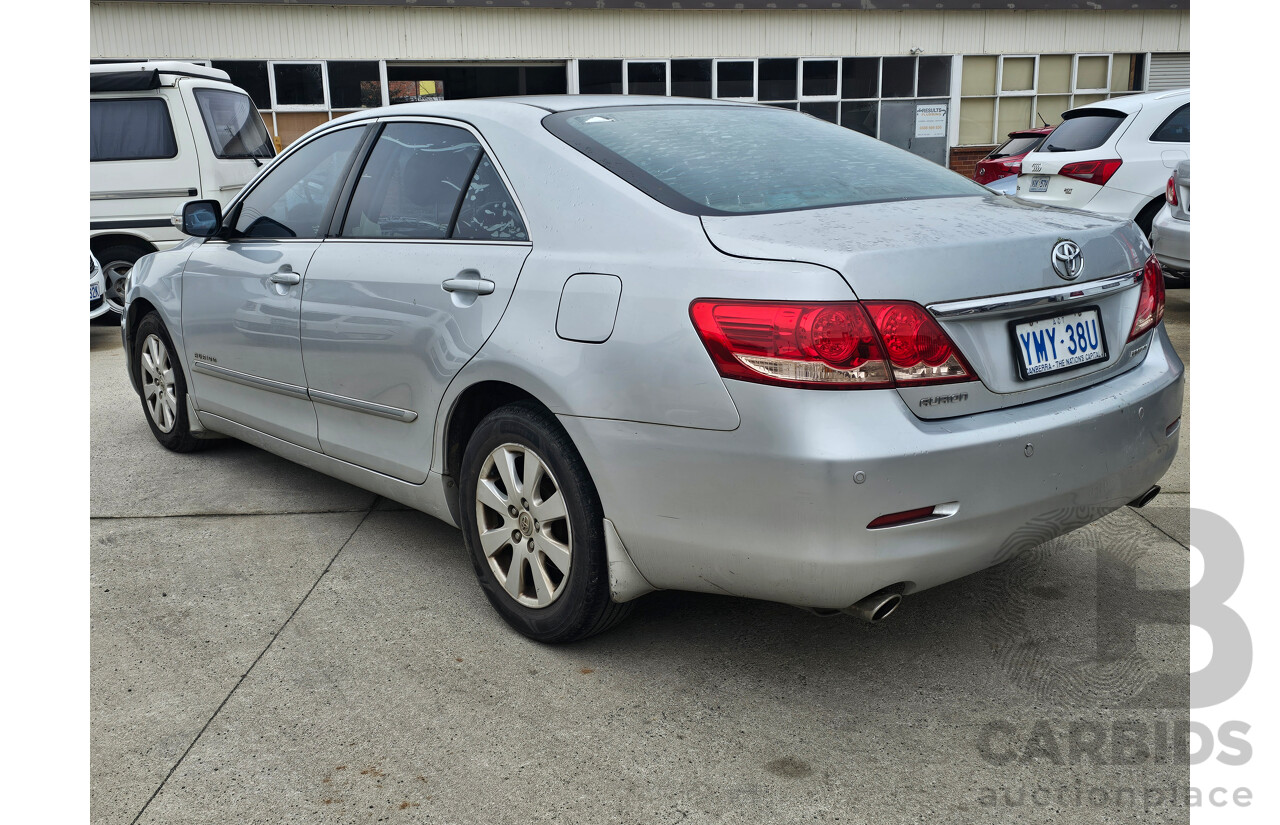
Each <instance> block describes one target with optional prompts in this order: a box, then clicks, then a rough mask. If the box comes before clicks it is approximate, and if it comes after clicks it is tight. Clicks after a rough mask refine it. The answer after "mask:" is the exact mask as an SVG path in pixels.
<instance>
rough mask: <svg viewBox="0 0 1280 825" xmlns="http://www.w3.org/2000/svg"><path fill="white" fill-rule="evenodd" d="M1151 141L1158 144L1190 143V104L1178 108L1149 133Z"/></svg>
mask: <svg viewBox="0 0 1280 825" xmlns="http://www.w3.org/2000/svg"><path fill="white" fill-rule="evenodd" d="M1151 139H1152V140H1154V141H1157V142H1159V143H1190V142H1191V104H1190V103H1187V104H1185V105H1183V106H1179V107H1178V108H1177V109H1175V110H1174V112H1173V114H1171V115H1169V116H1168V117H1167V118H1165V119H1164V123H1161V124H1160V127H1159V128H1158V129H1156V130H1155V131H1154V132H1152V133H1151Z"/></svg>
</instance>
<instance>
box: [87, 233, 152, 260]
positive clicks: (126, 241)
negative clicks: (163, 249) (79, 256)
mask: <svg viewBox="0 0 1280 825" xmlns="http://www.w3.org/2000/svg"><path fill="white" fill-rule="evenodd" d="M113 246H132V247H136V248H137V249H139V250H141V251H142V254H143V255H148V254H150V253H152V252H157V251H159V250H157V249H156V245H155V244H153V243H151V242H150V241H148V240H147V239H146V238H144V237H142V236H140V235H130V234H129V233H127V232H107V233H104V234H102V235H92V236H90V238H89V251H90V252H92V253H93V254H94V256H95V257H98V253H99V252H101V251H102V250H104V249H108V248H110V247H113ZM98 262H99V263H103V261H102V258H101V257H98Z"/></svg>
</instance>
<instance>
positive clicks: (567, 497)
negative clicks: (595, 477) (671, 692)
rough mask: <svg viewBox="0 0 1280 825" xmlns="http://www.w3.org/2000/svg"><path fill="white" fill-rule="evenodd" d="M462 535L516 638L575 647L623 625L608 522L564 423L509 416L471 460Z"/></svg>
mask: <svg viewBox="0 0 1280 825" xmlns="http://www.w3.org/2000/svg"><path fill="white" fill-rule="evenodd" d="M460 484H461V488H460V490H461V492H460V496H461V500H460V502H459V509H460V511H461V519H460V520H461V522H462V534H463V537H464V539H465V541H466V545H467V549H468V552H469V553H470V554H471V561H472V564H473V565H474V566H475V570H476V576H477V577H478V578H479V580H480V587H481V589H482V590H483V591H484V594H485V596H486V597H487V598H488V599H489V603H490V604H492V605H493V607H494V609H495V610H497V611H498V614H499V615H501V616H502V618H503V619H504V620H506V622H507V623H508V624H510V625H511V626H512V627H513V628H515V629H516V630H518V631H519V632H521V633H523V634H524V635H525V636H528V637H529V638H531V639H535V640H537V641H540V642H572V641H576V640H578V639H583V638H586V637H587V636H591V635H594V634H596V633H600V632H602V631H604V630H607V629H609V628H610V627H612V626H613V625H615V624H617V623H618V622H619V621H621V620H622V619H623V618H624V617H625V616H626V615H627V613H629V612H630V608H631V604H630V603H626V604H617V603H615V602H614V601H613V599H612V598H611V596H610V592H609V568H608V561H607V558H606V554H605V544H604V514H603V510H602V508H601V505H600V498H599V496H598V495H597V493H596V489H595V485H594V484H593V483H592V482H591V477H590V475H589V474H588V473H587V468H586V465H585V464H584V463H583V461H582V457H581V456H580V455H578V451H577V449H576V448H575V447H574V446H573V442H572V441H570V439H569V435H568V433H566V432H565V431H564V428H563V427H561V426H560V424H559V422H558V421H556V419H555V417H554V416H553V415H551V414H550V413H548V412H547V411H546V410H544V409H542V408H541V407H539V406H537V405H535V404H532V403H519V404H512V405H510V406H506V407H502V408H500V409H498V410H495V411H494V412H492V413H490V414H489V415H488V417H486V418H485V419H484V420H483V421H481V422H480V425H479V426H478V427H477V428H476V431H475V433H474V434H473V435H472V437H471V440H470V441H469V442H468V444H467V449H466V451H465V453H464V454H463V458H462V473H461V479H460Z"/></svg>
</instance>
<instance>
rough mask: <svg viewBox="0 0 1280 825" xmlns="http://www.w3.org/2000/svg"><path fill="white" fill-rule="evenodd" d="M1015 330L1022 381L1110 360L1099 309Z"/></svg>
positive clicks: (1015, 345) (1019, 326)
mask: <svg viewBox="0 0 1280 825" xmlns="http://www.w3.org/2000/svg"><path fill="white" fill-rule="evenodd" d="M1012 326H1013V346H1014V349H1015V350H1017V352H1018V366H1019V372H1020V373H1021V374H1022V377H1023V378H1038V377H1040V376H1042V375H1048V374H1049V373H1053V372H1057V371H1059V370H1066V369H1071V368H1072V367H1078V366H1081V365H1083V364H1088V363H1089V362H1091V361H1100V360H1105V359H1106V357H1107V341H1106V338H1105V337H1104V336H1103V334H1102V321H1101V319H1100V318H1099V317H1098V310H1097V309H1096V308H1091V309H1084V310H1081V311H1079V312H1071V313H1067V314H1064V315H1056V316H1054V317H1052V318H1039V319H1036V320H1035V321H1025V322H1023V323H1020V324H1018V323H1015V324H1013V325H1012Z"/></svg>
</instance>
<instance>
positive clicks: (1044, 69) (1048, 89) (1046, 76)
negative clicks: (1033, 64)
mask: <svg viewBox="0 0 1280 825" xmlns="http://www.w3.org/2000/svg"><path fill="white" fill-rule="evenodd" d="M1036 88H1037V90H1038V91H1039V92H1040V93H1041V94H1066V93H1067V92H1070V91H1071V55H1069V54H1046V55H1045V56H1043V57H1041V58H1040V84H1039V85H1038V86H1037V87H1036Z"/></svg>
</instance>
